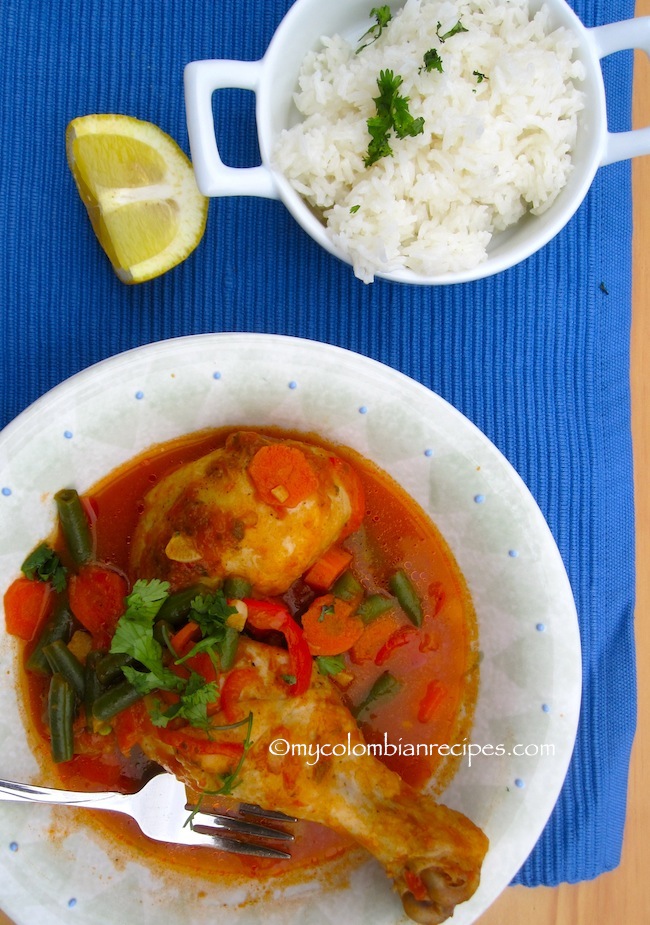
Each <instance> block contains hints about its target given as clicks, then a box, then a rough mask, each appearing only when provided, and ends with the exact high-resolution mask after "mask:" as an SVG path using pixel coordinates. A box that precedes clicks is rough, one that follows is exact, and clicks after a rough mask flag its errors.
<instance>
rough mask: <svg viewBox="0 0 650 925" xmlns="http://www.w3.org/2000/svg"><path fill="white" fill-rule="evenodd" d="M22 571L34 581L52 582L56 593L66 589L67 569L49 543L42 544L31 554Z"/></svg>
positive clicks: (22, 566)
mask: <svg viewBox="0 0 650 925" xmlns="http://www.w3.org/2000/svg"><path fill="white" fill-rule="evenodd" d="M20 569H21V571H22V573H23V575H25V577H26V578H30V579H31V580H32V581H45V582H47V581H51V582H52V587H53V588H54V590H55V591H63V590H64V589H65V586H66V583H67V579H66V573H67V569H66V568H65V566H64V565H62V564H61V560H60V559H59V557H58V555H57V554H56V553H55V552H54V550H53V549H52V547H51V546H48V544H47V543H41V544H40V546H37V547H36V549H34V550H33V551H32V552H30V554H29V555H28V556H27V558H26V559H25V561H24V562H23V564H22V565H21V567H20Z"/></svg>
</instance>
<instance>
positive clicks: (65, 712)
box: [47, 674, 75, 764]
mask: <svg viewBox="0 0 650 925" xmlns="http://www.w3.org/2000/svg"><path fill="white" fill-rule="evenodd" d="M74 714H75V693H74V689H73V687H72V684H70V682H69V681H68V680H67V679H66V678H64V677H63V675H60V674H54V675H52V680H51V681H50V690H49V694H48V699H47V718H48V724H49V727H50V740H51V751H52V760H53V761H55V762H56V763H57V764H59V763H61V762H63V761H70V759H71V758H72V756H73V754H74V736H73V723H74Z"/></svg>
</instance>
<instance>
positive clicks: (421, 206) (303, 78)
mask: <svg viewBox="0 0 650 925" xmlns="http://www.w3.org/2000/svg"><path fill="white" fill-rule="evenodd" d="M325 2H326V0H325ZM458 21H460V22H461V23H462V25H463V26H464V27H465V28H466V29H467V30H468V31H467V32H459V33H457V34H455V35H453V36H451V37H450V38H448V39H446V41H445V42H444V43H441V42H440V40H439V38H438V35H437V34H436V27H437V24H438V23H441V28H440V30H439V31H440V34H442V35H444V34H445V32H447V31H449V30H450V29H451V28H452V27H453V26H454V25H455V24H456V23H457V22H458ZM366 41H367V40H366ZM359 44H360V43H359V42H358V41H354V42H353V43H350V42H348V41H346V40H345V39H343V38H342V37H341V36H338V35H335V36H332V37H327V38H323V39H322V46H323V47H322V49H321V50H319V51H316V52H310V53H309V54H308V55H307V56H306V58H305V60H304V62H303V67H302V70H301V73H300V79H299V87H300V89H299V92H297V93H296V95H295V102H296V106H297V108H298V110H299V111H300V113H301V114H302V115H303V116H304V119H303V121H302V122H300V123H299V124H298V125H296V126H294V127H292V128H290V129H288V130H285V131H284V132H282V134H281V136H280V139H279V141H278V144H277V146H276V149H275V151H274V162H275V166H276V167H277V168H278V169H279V170H281V171H282V172H283V173H284V174H285V176H287V177H288V178H289V180H290V182H291V183H292V185H293V186H294V187H295V189H296V190H297V191H298V192H299V193H300V194H301V195H302V196H303V197H304V198H305V199H306V200H307V202H309V203H310V205H311V206H313V207H314V208H315V209H316V210H317V211H318V212H319V213H320V214H322V216H323V219H324V221H325V222H326V224H327V227H328V229H329V232H330V234H331V235H332V239H333V241H334V242H335V244H336V245H337V246H338V247H339V248H341V249H342V250H343V251H344V252H345V253H347V254H348V255H349V257H350V259H351V260H352V263H353V266H354V272H355V274H356V275H357V276H358V277H359V278H360V279H362V280H364V281H366V282H371V281H372V279H373V277H374V274H375V273H390V272H394V271H396V270H399V269H402V268H409V269H411V270H413V271H414V272H415V273H417V274H422V275H425V276H432V275H439V274H444V273H448V272H454V271H458V270H465V269H471V268H474V267H476V266H477V265H478V264H479V263H481V262H482V261H484V260H486V258H487V253H486V248H487V245H488V243H489V241H490V239H491V237H492V235H493V233H494V232H495V231H500V230H503V229H504V228H506V227H507V226H509V225H512V224H513V223H515V222H517V221H518V220H519V219H520V218H521V216H522V215H523V214H524V213H525V212H526V211H529V210H530V211H531V212H533V213H534V214H539V213H541V212H543V211H544V210H545V209H547V208H548V207H549V206H550V205H551V203H552V202H553V200H554V199H555V197H556V196H557V194H558V193H559V191H560V190H561V189H562V187H563V186H564V185H565V183H566V181H567V178H568V175H569V173H570V171H571V169H572V167H571V150H572V147H573V145H574V142H575V137H576V127H577V115H576V114H577V113H578V112H579V110H580V109H582V107H583V94H582V92H581V91H580V90H579V89H578V88H577V87H576V85H575V83H574V81H580V80H581V79H583V77H584V71H583V67H582V65H581V64H580V63H579V62H575V61H572V55H573V52H574V49H575V47H576V45H577V40H576V37H575V36H574V35H573V33H571V32H569V31H568V30H566V29H564V28H560V29H556V30H555V31H553V32H551V33H550V34H549V15H548V11H547V9H546V7H543V8H542V9H541V10H540V12H538V13H537V14H535V15H534V16H533V17H532V18H531V16H530V14H529V10H528V3H527V0H407V3H406V5H405V6H404V7H403V9H402V10H400V11H399V12H396V13H394V15H393V19H392V20H391V22H390V23H389V24H388V26H386V27H385V28H384V30H383V32H382V35H381V36H380V38H379V39H378V40H377V41H375V42H374V43H373V44H371V45H369V46H368V47H366V48H364V49H363V51H361V52H359V53H358V54H356V53H355V51H356V48H357V47H358V46H359ZM431 48H435V49H436V50H437V51H438V53H439V55H440V57H441V58H442V66H443V72H442V73H439V72H438V71H437V70H432V71H429V72H427V71H426V70H422V71H420V69H421V68H422V64H423V58H424V54H425V52H427V51H428V50H429V49H431ZM385 69H390V70H392V71H393V72H394V73H395V74H399V75H400V76H401V77H402V78H403V84H402V86H401V87H400V89H399V93H400V95H402V96H407V97H409V100H410V102H409V104H408V105H409V111H410V113H411V115H412V116H413V118H418V117H419V116H423V117H424V133H423V134H421V135H417V136H415V137H407V138H404V139H398V138H397V137H396V136H395V133H394V132H392V133H391V138H390V146H391V148H392V150H393V156H392V157H390V156H388V157H383V158H381V159H380V160H379V161H377V162H376V163H375V164H373V165H372V166H371V167H365V166H364V157H365V156H366V154H367V151H368V143H369V141H370V135H369V133H368V128H367V124H366V122H367V119H368V118H369V117H371V116H373V115H375V114H376V106H375V103H374V102H373V100H374V98H375V97H377V96H378V95H379V92H378V88H377V78H378V77H379V72H380V71H381V70H385ZM474 72H478V73H479V74H483V75H485V79H484V80H480V81H479V79H478V77H477V75H476V74H475V73H474ZM356 206H358V209H354V211H351V209H353V208H354V207H356Z"/></svg>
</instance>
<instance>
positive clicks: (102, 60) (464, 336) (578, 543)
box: [0, 0, 635, 885]
mask: <svg viewBox="0 0 650 925" xmlns="http://www.w3.org/2000/svg"><path fill="white" fill-rule="evenodd" d="M573 5H574V8H575V10H576V12H577V13H578V15H579V16H580V17H581V19H582V21H583V22H584V23H585V24H586V25H588V26H593V25H600V24H603V23H605V22H611V21H614V20H618V19H625V18H629V17H631V16H632V15H633V9H634V7H633V0H608V2H605V0H597V2H590V0H576V2H575V3H574V4H573ZM289 6H290V2H289V0H266V2H264V3H259V2H257V0H240V2H238V3H232V2H229V0H174V2H169V0H168V2H164V0H139V2H138V3H137V5H134V4H130V3H124V2H123V0H101V2H100V0H89V2H87V3H80V2H79V0H59V2H57V3H50V2H46V0H35V2H31V3H26V2H24V0H4V3H3V5H2V13H3V33H4V42H3V43H2V48H1V49H0V60H1V61H2V87H1V89H0V125H1V126H2V129H1V131H2V147H1V149H0V150H1V158H2V169H1V170H0V201H1V202H2V209H0V241H1V242H2V243H1V245H0V247H1V258H0V305H1V306H2V309H1V310H2V351H1V354H0V382H1V395H0V401H1V409H0V424H1V425H2V426H4V424H6V423H7V422H8V421H9V420H10V419H11V418H13V417H14V416H15V415H16V414H18V413H19V412H20V411H21V410H22V409H23V408H25V407H26V406H27V405H28V404H29V403H31V402H32V401H33V400H34V399H36V398H37V397H38V396H39V395H41V394H42V393H43V392H44V391H46V390H47V389H49V388H50V387H52V386H54V385H55V384H57V383H58V382H60V381H61V380H63V379H65V378H66V377H68V376H69V375H71V374H72V373H75V372H76V371H78V370H79V369H81V368H84V367H86V366H88V365H90V364H91V363H94V362H96V361H98V360H101V359H103V358H105V357H107V356H109V355H111V354H114V353H117V352H119V351H121V350H125V349H127V348H130V347H133V346H136V345H138V344H142V343H147V342H150V341H153V340H158V339H161V338H166V337H172V336H176V335H181V334H192V333H202V332H208V331H264V332H270V333H286V334H294V335H298V336H303V337H309V338H314V339H317V340H322V341H328V342H330V343H334V344H338V345H340V346H343V347H347V348H350V349H352V350H356V351H358V352H360V353H363V354H367V355H368V356H372V357H374V358H375V359H378V360H380V361H383V362H384V363H387V364H389V365H390V366H393V367H395V368H397V369H400V370H402V371H403V372H404V373H406V374H407V375H410V376H412V377H413V378H415V379H418V380H420V381H421V382H423V383H424V384H425V385H427V386H428V387H430V388H431V389H433V390H434V391H436V392H438V393H439V394H440V395H442V396H443V397H444V398H446V399H447V400H448V401H450V402H451V403H452V404H454V405H455V406H456V407H457V408H458V409H460V410H461V411H462V412H463V413H464V414H466V415H467V416H468V417H469V418H471V419H472V420H473V421H474V422H475V423H476V424H477V425H478V426H479V427H480V428H481V429H482V430H483V431H484V432H485V433H486V434H487V435H488V437H490V438H491V439H492V440H493V441H494V443H495V444H496V445H497V446H498V447H499V448H500V449H501V451H502V452H503V453H504V454H505V455H506V456H507V457H508V459H509V460H510V461H511V462H512V463H513V465H514V466H515V468H516V469H517V470H518V471H519V473H520V474H521V475H522V477H523V478H524V480H525V481H526V482H527V484H528V486H529V488H530V489H531V491H532V493H533V495H534V496H535V497H536V499H537V501H538V502H539V504H540V507H541V509H542V511H543V512H544V514H545V515H546V518H547V520H548V522H549V524H550V527H551V530H552V531H553V534H554V536H555V538H556V541H557V543H558V546H559V548H560V551H561V553H562V555H563V558H564V561H565V564H566V567H567V570H568V574H569V578H570V580H571V583H572V586H573V590H574V593H575V597H576V602H577V606H578V612H579V618H580V626H581V633H582V644H583V651H584V654H583V659H584V665H583V668H584V700H583V707H582V715H581V722H580V728H579V734H578V741H577V746H576V750H575V755H574V758H573V762H572V764H571V767H570V770H569V774H568V777H567V780H566V783H565V786H564V789H563V792H562V795H561V797H560V800H559V802H558V805H557V807H556V810H555V812H554V814H553V816H552V818H551V820H550V822H549V824H548V826H547V827H546V830H545V831H544V833H543V835H542V837H541V839H540V841H539V843H538V845H537V846H536V848H535V849H534V851H533V852H532V854H531V856H530V858H529V859H528V861H527V862H526V864H525V865H524V866H523V868H522V870H521V871H520V873H519V875H518V877H517V880H518V882H521V883H525V884H529V885H534V884H540V883H544V884H549V885H552V884H556V883H558V882H560V881H563V880H566V881H576V880H581V879H587V878H591V877H594V876H596V875H597V874H599V873H601V872H602V871H605V870H609V869H611V868H612V867H614V866H616V864H617V863H618V861H619V856H620V849H621V840H622V832H623V822H624V814H625V802H626V788H627V771H628V760H629V750H630V745H631V740H632V736H633V732H634V724H635V681H634V678H635V674H634V646H633V635H632V620H633V605H634V523H633V490H632V462H631V440H630V421H629V414H630V402H629V392H628V366H629V332H630V291H631V232H632V228H631V195H630V193H631V191H630V166H629V164H627V163H623V164H618V165H613V166H609V167H606V168H603V169H601V170H600V171H599V173H598V174H597V177H596V180H595V182H594V184H593V186H592V189H591V191H590V192H589V194H588V196H587V198H586V200H585V202H584V203H583V205H582V207H581V208H580V210H579V211H578V213H577V215H576V216H575V217H574V219H573V220H572V221H571V222H570V224H569V225H568V226H567V228H566V229H565V230H564V231H563V232H562V233H561V234H560V235H559V236H558V237H557V238H556V239H555V240H554V241H553V242H552V243H551V244H549V245H548V246H547V247H546V248H545V249H544V250H543V251H542V252H540V253H539V254H537V255H536V256H534V257H532V258H530V259H529V260H527V261H526V262H525V263H524V264H523V265H521V266H519V267H517V268H515V269H513V270H510V271H508V272H506V273H504V274H501V275H499V276H497V277H494V278H491V279H489V280H487V281H485V282H482V283H474V284H466V285H462V286H457V287H443V288H418V287H410V286H400V285H395V284H390V283H387V282H383V281H380V282H376V283H374V284H373V285H371V286H365V285H364V284H362V283H360V282H359V281H358V280H356V279H355V278H354V277H353V275H352V273H351V271H350V269H349V268H348V267H347V266H344V265H343V264H341V263H339V262H338V261H336V260H335V259H334V258H332V257H330V256H329V255H327V254H325V253H324V252H322V251H321V250H320V249H319V248H317V246H316V245H315V244H313V243H312V242H311V240H309V239H308V238H307V237H306V236H305V235H304V233H303V232H302V231H301V230H300V229H299V228H298V226H297V225H296V224H295V223H294V221H293V219H291V217H290V216H289V215H288V213H287V212H286V211H285V209H284V207H283V206H282V205H280V204H279V203H277V202H271V201H264V200H258V199H247V198H230V199H223V200H219V201H216V200H215V201H212V202H211V204H210V213H209V220H208V228H207V233H206V235H205V238H204V240H203V242H202V243H201V244H200V246H199V248H198V249H197V251H196V252H195V253H194V255H193V256H192V257H191V258H190V259H189V260H188V261H187V262H186V263H184V264H182V265H181V266H180V267H178V268H176V269H175V270H174V271H172V272H171V273H169V274H167V275H166V276H164V277H162V278H160V279H158V280H155V281H153V282H150V283H147V284H144V285H141V286H139V287H125V286H124V285H123V284H122V283H120V282H119V281H118V280H117V278H116V277H115V276H114V275H113V272H112V270H111V269H110V266H109V264H108V262H107V260H106V258H105V256H104V255H103V253H102V252H101V250H100V248H99V246H98V244H97V242H96V240H95V238H94V236H93V234H92V231H91V229H90V225H89V222H88V219H87V216H86V213H85V210H84V208H83V206H82V204H81V201H80V200H79V198H78V196H77V194H76V191H75V188H74V185H73V181H72V178H71V176H70V174H69V172H68V168H67V166H66V160H65V150H64V133H65V128H66V125H67V123H68V121H69V120H70V119H72V118H74V117H75V116H78V115H82V114H85V113H90V112H123V113H127V114H130V115H134V116H137V117H139V118H142V119H147V120H150V121H152V122H154V123H156V124H158V125H160V126H161V127H162V128H163V129H165V130H166V131H167V132H169V133H170V134H171V135H172V136H173V137H174V138H176V140H177V141H178V142H179V143H180V145H181V146H182V147H183V148H185V150H186V151H187V150H188V143H187V131H186V126H185V111H184V101H183V86H182V77H183V67H184V65H185V64H186V63H187V62H188V61H191V60H195V59H200V58H209V57H223V58H242V59H258V58H260V57H261V56H262V54H263V53H264V51H265V49H266V46H267V45H268V42H269V40H270V38H271V36H272V34H273V31H274V30H275V28H276V26H277V24H278V23H279V21H280V19H281V18H282V16H283V15H284V13H285V12H286V10H287V9H288V7H289ZM370 6H371V4H370V2H369V7H370ZM603 70H604V72H605V77H606V86H607V88H608V107H609V110H610V128H611V129H612V130H621V129H626V128H629V122H630V110H631V86H632V55H631V53H622V54H617V55H614V56H611V57H610V58H608V59H606V60H605V61H604V62H603ZM251 97H252V94H250V93H246V92H244V91H222V92H221V93H220V94H218V95H217V97H216V112H217V122H218V124H219V133H220V146H221V150H222V153H223V155H224V159H225V160H226V162H228V163H230V164H232V165H235V166H250V165H252V164H254V163H256V158H257V144H256V137H255V127H254V116H253V101H252V99H251Z"/></svg>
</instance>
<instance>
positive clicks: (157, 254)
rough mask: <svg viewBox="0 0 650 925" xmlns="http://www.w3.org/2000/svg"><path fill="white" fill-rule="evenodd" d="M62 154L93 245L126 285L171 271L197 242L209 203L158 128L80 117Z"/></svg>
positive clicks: (123, 118)
mask: <svg viewBox="0 0 650 925" xmlns="http://www.w3.org/2000/svg"><path fill="white" fill-rule="evenodd" d="M66 154H67V158H68V165H69V167H70V170H71V171H72V175H73V177H74V180H75V183H76V185H77V189H78V190H79V195H80V196H81V199H82V200H83V202H84V205H85V206H86V209H87V210H88V215H89V216H90V221H91V222H92V226H93V229H94V231H95V234H96V235H97V238H98V239H99V243H100V244H101V245H102V247H103V248H104V250H105V251H106V254H107V255H108V258H109V260H110V261H111V264H112V265H113V269H114V270H115V272H116V273H117V275H118V276H119V278H120V279H121V280H123V281H124V282H125V283H141V282H144V281H145V280H147V279H153V278H154V277H156V276H160V275H161V274H162V273H165V272H166V271H167V270H171V268H172V267H175V266H176V265H177V264H179V263H180V262H181V261H182V260H185V258H186V257H188V256H189V254H191V252H192V251H193V250H194V248H195V247H196V246H197V244H198V243H199V241H200V240H201V238H202V237H203V232H204V230H205V223H206V219H207V214H208V200H207V199H206V198H205V197H204V196H202V195H201V193H200V192H199V190H198V187H197V185H196V180H195V178H194V171H193V170H192V165H191V163H190V161H189V159H188V158H187V156H186V155H185V153H184V152H183V151H182V150H181V149H180V148H179V146H178V145H177V144H176V142H175V141H174V140H173V139H172V138H170V136H169V135H167V134H165V132H163V131H162V129H160V128H158V126H157V125H153V124H152V123H151V122H143V121H141V120H140V119H135V118H133V117H131V116H124V115H110V114H98V115H97V114H96V115H88V116H80V117H79V118H77V119H73V120H72V122H70V124H69V125H68V128H67V130H66Z"/></svg>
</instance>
